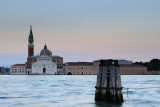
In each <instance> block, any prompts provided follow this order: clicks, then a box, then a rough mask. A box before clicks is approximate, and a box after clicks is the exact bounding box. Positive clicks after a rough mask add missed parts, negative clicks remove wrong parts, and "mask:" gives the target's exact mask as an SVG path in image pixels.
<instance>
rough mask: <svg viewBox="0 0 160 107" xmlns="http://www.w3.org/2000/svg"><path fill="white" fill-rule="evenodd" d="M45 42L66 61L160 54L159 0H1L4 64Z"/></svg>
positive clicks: (0, 52) (0, 34)
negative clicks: (30, 43) (31, 43)
mask: <svg viewBox="0 0 160 107" xmlns="http://www.w3.org/2000/svg"><path fill="white" fill-rule="evenodd" d="M30 25H32V29H33V35H34V40H35V41H34V45H35V55H38V54H39V53H40V51H41V49H43V47H44V45H45V43H46V44H47V47H48V49H49V50H51V51H52V53H53V55H59V56H62V57H63V58H64V62H73V61H93V60H98V59H126V60H131V61H133V62H135V61H143V62H146V61H149V60H151V59H153V58H160V42H159V41H160V0H0V66H2V65H5V66H6V65H7V66H9V65H12V64H18V63H24V62H26V60H27V53H28V36H29V29H30Z"/></svg>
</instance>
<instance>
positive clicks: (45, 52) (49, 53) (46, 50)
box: [40, 45, 52, 56]
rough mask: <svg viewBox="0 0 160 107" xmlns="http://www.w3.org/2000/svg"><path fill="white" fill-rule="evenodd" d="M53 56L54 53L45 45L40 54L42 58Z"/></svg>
mask: <svg viewBox="0 0 160 107" xmlns="http://www.w3.org/2000/svg"><path fill="white" fill-rule="evenodd" d="M43 55H45V56H51V55H52V52H51V51H50V50H48V49H47V46H46V45H45V46H44V49H42V50H41V52H40V56H43Z"/></svg>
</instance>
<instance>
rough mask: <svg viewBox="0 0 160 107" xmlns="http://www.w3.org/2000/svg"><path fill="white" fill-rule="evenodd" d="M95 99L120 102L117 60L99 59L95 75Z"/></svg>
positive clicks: (120, 87)
mask: <svg viewBox="0 0 160 107" xmlns="http://www.w3.org/2000/svg"><path fill="white" fill-rule="evenodd" d="M95 88H96V92H95V100H96V101H105V102H111V103H112V102H113V103H122V102H123V94H122V85H121V77H120V66H119V63H118V60H112V59H110V60H101V61H100V64H99V72H98V75H97V84H96V87H95Z"/></svg>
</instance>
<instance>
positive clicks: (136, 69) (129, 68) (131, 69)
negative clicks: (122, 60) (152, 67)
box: [120, 64, 149, 75]
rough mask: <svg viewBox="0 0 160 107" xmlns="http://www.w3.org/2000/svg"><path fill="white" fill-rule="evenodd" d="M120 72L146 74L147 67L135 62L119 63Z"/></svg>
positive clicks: (122, 73) (124, 73)
mask: <svg viewBox="0 0 160 107" xmlns="http://www.w3.org/2000/svg"><path fill="white" fill-rule="evenodd" d="M120 72H121V75H148V74H149V72H148V70H147V67H145V66H142V65H135V64H132V65H130V64H128V65H127V64H122V65H120Z"/></svg>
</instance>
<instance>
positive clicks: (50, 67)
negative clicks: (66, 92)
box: [32, 45, 57, 74]
mask: <svg viewBox="0 0 160 107" xmlns="http://www.w3.org/2000/svg"><path fill="white" fill-rule="evenodd" d="M32 74H57V64H56V62H55V61H53V59H52V52H51V51H50V50H48V49H47V46H46V45H45V46H44V49H43V50H41V52H40V56H38V57H37V60H36V61H35V62H33V63H32Z"/></svg>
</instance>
